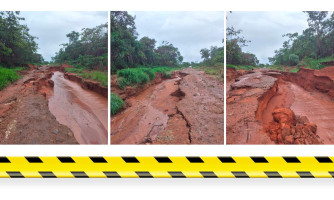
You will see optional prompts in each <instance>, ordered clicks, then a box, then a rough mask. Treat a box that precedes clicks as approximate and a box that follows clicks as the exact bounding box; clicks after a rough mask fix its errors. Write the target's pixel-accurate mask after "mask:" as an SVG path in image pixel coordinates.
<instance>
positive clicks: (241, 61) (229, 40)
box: [226, 27, 259, 66]
mask: <svg viewBox="0 0 334 200" xmlns="http://www.w3.org/2000/svg"><path fill="white" fill-rule="evenodd" d="M241 32H242V30H240V29H239V30H236V29H234V27H228V28H227V29H226V63H227V64H232V65H249V66H257V65H258V64H259V60H258V59H257V57H256V56H255V55H254V54H252V53H249V52H243V51H242V48H243V47H246V46H247V43H249V42H251V41H250V40H246V39H245V38H244V37H243V36H241Z"/></svg>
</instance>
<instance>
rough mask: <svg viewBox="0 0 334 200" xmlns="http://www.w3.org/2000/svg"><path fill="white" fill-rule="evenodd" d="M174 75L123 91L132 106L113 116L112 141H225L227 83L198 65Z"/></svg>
mask: <svg viewBox="0 0 334 200" xmlns="http://www.w3.org/2000/svg"><path fill="white" fill-rule="evenodd" d="M174 76H176V77H173V78H172V79H167V80H163V79H161V78H158V79H157V80H156V81H155V82H154V83H152V84H153V85H150V86H144V87H143V88H145V89H139V90H135V91H134V90H131V89H128V90H127V91H126V90H125V91H124V92H123V93H119V94H120V95H121V96H122V97H123V99H126V102H127V104H128V106H129V107H128V108H126V109H125V110H123V111H122V112H121V113H119V114H117V115H115V116H113V117H112V118H111V143H112V144H199V143H200V144H203V143H204V144H217V143H220V144H221V143H223V141H224V140H223V134H224V130H223V121H224V118H223V116H224V115H223V94H224V91H223V85H222V84H220V83H218V82H217V81H216V80H215V79H214V78H212V77H209V76H207V75H205V74H204V73H203V72H198V71H196V70H194V69H185V70H182V71H181V72H178V73H175V74H174ZM159 82H160V83H159ZM113 91H117V90H116V89H114V90H113Z"/></svg>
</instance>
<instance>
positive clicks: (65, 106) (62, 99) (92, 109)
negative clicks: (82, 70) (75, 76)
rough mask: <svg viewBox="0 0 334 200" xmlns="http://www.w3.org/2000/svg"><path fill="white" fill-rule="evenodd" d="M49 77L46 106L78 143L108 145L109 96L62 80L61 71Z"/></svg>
mask: <svg viewBox="0 0 334 200" xmlns="http://www.w3.org/2000/svg"><path fill="white" fill-rule="evenodd" d="M52 80H53V82H54V93H53V95H52V96H51V98H50V100H49V108H50V111H51V113H52V114H53V115H54V116H55V117H56V119H57V121H59V122H60V123H61V124H63V125H66V126H67V127H69V128H70V129H71V130H72V131H73V133H74V136H75V138H76V140H77V141H78V142H79V143H80V144H107V143H108V139H107V138H108V134H107V129H108V99H107V98H105V97H104V96H102V95H99V94H97V93H96V92H94V91H91V90H87V89H83V88H82V87H81V85H80V84H79V83H76V82H73V81H70V80H68V79H65V78H64V74H63V73H62V72H55V73H54V75H53V76H52Z"/></svg>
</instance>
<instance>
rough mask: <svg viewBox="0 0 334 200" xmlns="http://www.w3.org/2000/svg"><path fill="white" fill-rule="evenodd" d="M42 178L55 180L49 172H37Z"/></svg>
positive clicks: (54, 176)
mask: <svg viewBox="0 0 334 200" xmlns="http://www.w3.org/2000/svg"><path fill="white" fill-rule="evenodd" d="M38 173H39V174H40V175H41V176H42V177H43V178H57V176H56V175H54V173H53V172H51V171H40V172H38Z"/></svg>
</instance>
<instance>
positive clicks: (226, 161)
mask: <svg viewBox="0 0 334 200" xmlns="http://www.w3.org/2000/svg"><path fill="white" fill-rule="evenodd" d="M218 159H219V160H220V162H222V163H235V160H234V159H233V158H232V157H218Z"/></svg>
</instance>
